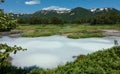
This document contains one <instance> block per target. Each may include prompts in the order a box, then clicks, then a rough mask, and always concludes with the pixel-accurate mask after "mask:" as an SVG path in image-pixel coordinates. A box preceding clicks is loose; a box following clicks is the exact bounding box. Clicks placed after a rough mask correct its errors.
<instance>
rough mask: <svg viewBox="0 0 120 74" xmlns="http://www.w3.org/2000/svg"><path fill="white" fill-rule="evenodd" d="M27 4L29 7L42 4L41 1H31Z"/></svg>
mask: <svg viewBox="0 0 120 74" xmlns="http://www.w3.org/2000/svg"><path fill="white" fill-rule="evenodd" d="M25 4H27V5H35V4H40V0H31V1H26V2H25Z"/></svg>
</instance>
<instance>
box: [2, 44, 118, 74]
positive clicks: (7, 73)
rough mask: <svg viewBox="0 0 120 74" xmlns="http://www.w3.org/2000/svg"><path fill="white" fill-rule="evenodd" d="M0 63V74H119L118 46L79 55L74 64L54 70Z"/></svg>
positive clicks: (70, 63)
mask: <svg viewBox="0 0 120 74" xmlns="http://www.w3.org/2000/svg"><path fill="white" fill-rule="evenodd" d="M4 46H7V45H0V49H2V48H4ZM7 47H8V46H7ZM9 48H11V47H9ZM4 49H5V48H4ZM0 57H1V56H0ZM0 60H1V59H0ZM1 63H4V65H3V64H1V67H0V73H1V74H120V46H115V47H112V48H109V49H104V50H100V51H97V52H94V53H92V54H88V55H80V56H78V57H77V59H76V60H75V61H74V62H69V63H67V64H66V65H64V66H58V67H57V68H54V69H41V68H34V67H33V68H24V69H22V68H17V67H14V66H12V65H11V64H10V63H9V62H8V63H7V64H6V65H5V62H4V61H1Z"/></svg>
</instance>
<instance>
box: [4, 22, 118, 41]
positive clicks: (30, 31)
mask: <svg viewBox="0 0 120 74" xmlns="http://www.w3.org/2000/svg"><path fill="white" fill-rule="evenodd" d="M3 34H4V33H3ZM7 34H10V36H11V37H19V36H23V37H40V36H51V35H63V36H67V37H68V38H73V39H78V38H90V37H104V36H120V24H117V25H116V24H115V25H88V24H65V25H60V24H58V25H52V24H49V25H44V24H43V25H40V24H38V25H29V24H21V25H20V26H19V27H17V29H15V30H12V31H11V32H10V33H8V32H7Z"/></svg>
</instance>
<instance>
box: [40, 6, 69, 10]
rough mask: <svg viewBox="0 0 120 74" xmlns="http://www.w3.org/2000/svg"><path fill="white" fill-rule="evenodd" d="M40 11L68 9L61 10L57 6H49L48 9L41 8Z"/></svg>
mask: <svg viewBox="0 0 120 74" xmlns="http://www.w3.org/2000/svg"><path fill="white" fill-rule="evenodd" d="M42 10H70V9H68V8H61V7H59V6H50V7H46V8H43V9H42Z"/></svg>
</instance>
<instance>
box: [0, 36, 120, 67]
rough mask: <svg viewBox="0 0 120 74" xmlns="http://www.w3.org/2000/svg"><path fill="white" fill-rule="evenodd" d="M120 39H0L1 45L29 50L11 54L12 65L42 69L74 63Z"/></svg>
mask: <svg viewBox="0 0 120 74" xmlns="http://www.w3.org/2000/svg"><path fill="white" fill-rule="evenodd" d="M115 39H116V40H118V43H119V44H120V37H105V38H84V39H69V38H66V37H64V36H49V37H35V38H24V37H19V38H10V37H3V38H0V43H7V44H8V45H10V46H13V45H17V46H21V47H23V48H27V51H20V52H17V54H15V55H14V54H11V57H12V58H13V60H12V64H13V65H14V66H17V67H30V66H38V67H40V68H55V67H57V66H58V65H60V64H61V65H63V64H65V63H66V62H69V61H74V58H72V57H73V56H77V55H80V54H85V55H86V54H88V53H92V52H95V51H98V50H102V49H103V48H110V47H112V46H114V40H115Z"/></svg>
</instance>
